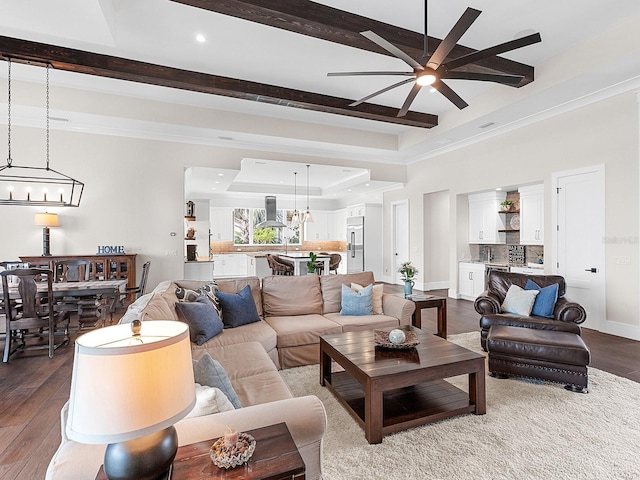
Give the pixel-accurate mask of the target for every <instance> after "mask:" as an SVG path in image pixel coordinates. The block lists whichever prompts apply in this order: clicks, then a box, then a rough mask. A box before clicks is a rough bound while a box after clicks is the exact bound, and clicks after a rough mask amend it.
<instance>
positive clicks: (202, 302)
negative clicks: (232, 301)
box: [176, 295, 224, 345]
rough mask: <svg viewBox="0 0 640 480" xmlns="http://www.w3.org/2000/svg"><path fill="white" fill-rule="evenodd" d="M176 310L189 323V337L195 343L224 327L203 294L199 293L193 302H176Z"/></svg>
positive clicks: (214, 334)
mask: <svg viewBox="0 0 640 480" xmlns="http://www.w3.org/2000/svg"><path fill="white" fill-rule="evenodd" d="M176 311H177V312H178V315H179V316H180V318H181V319H182V320H183V321H184V322H185V323H187V324H188V325H189V337H190V338H191V341H192V342H193V343H195V344H197V345H202V344H203V343H205V342H206V341H207V340H209V339H210V338H213V337H215V336H216V335H218V334H219V333H220V332H222V330H223V328H224V324H223V323H222V320H220V317H219V316H218V312H217V311H216V309H215V308H214V307H213V304H212V303H211V301H210V300H209V299H208V298H207V297H206V296H205V295H200V296H199V297H198V298H197V299H196V301H194V302H176Z"/></svg>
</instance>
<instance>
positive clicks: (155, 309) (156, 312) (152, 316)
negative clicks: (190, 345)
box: [140, 293, 178, 320]
mask: <svg viewBox="0 0 640 480" xmlns="http://www.w3.org/2000/svg"><path fill="white" fill-rule="evenodd" d="M170 301H171V303H168V302H167V295H165V294H164V293H154V294H153V295H152V296H151V298H150V299H149V301H148V302H147V305H146V306H145V307H144V309H143V310H142V311H141V312H140V315H141V319H142V320H145V319H147V320H178V314H177V312H176V310H175V302H176V297H175V295H173V298H171V300H170Z"/></svg>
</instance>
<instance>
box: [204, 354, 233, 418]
mask: <svg viewBox="0 0 640 480" xmlns="http://www.w3.org/2000/svg"><path fill="white" fill-rule="evenodd" d="M193 377H194V380H195V382H196V383H199V384H200V385H207V386H208V387H216V388H219V389H220V390H222V393H224V394H225V396H226V397H227V398H228V399H229V401H230V402H231V404H232V405H233V406H234V407H235V408H241V407H242V404H241V403H240V399H239V398H238V395H237V394H236V391H235V390H234V389H233V386H232V385H231V380H229V377H228V375H227V372H225V371H224V368H222V365H220V362H218V361H217V360H214V359H213V358H211V355H209V353H208V352H207V353H205V354H204V355H203V357H202V358H201V359H200V360H194V361H193Z"/></svg>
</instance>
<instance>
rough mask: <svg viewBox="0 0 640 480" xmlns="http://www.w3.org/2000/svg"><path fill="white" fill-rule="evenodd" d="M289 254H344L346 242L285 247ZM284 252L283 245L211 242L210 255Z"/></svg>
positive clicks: (307, 243)
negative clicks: (296, 252) (298, 252)
mask: <svg viewBox="0 0 640 480" xmlns="http://www.w3.org/2000/svg"><path fill="white" fill-rule="evenodd" d="M287 250H288V251H290V252H294V251H301V252H346V251H347V242H341V241H340V240H326V241H309V242H304V243H303V244H302V245H287ZM264 251H284V245H250V246H249V245H234V244H233V242H211V253H237V252H264Z"/></svg>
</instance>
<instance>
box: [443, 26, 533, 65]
mask: <svg viewBox="0 0 640 480" xmlns="http://www.w3.org/2000/svg"><path fill="white" fill-rule="evenodd" d="M541 41H542V37H540V34H539V33H533V34H531V35H527V36H526V37H522V38H517V39H515V40H511V41H509V42H505V43H501V44H500V45H495V46H493V47H489V48H485V49H484V50H478V51H477V52H473V53H470V54H468V55H463V56H462V57H459V58H456V59H455V60H451V61H450V62H447V63H445V64H444V66H445V67H447V68H448V69H449V70H453V69H454V68H458V67H462V66H463V65H468V64H469V63H474V62H477V61H478V60H483V59H485V58H489V57H493V56H494V55H500V54H501V53H504V52H510V51H511V50H516V49H518V48H522V47H526V46H528V45H533V44H534V43H538V42H541Z"/></svg>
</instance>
